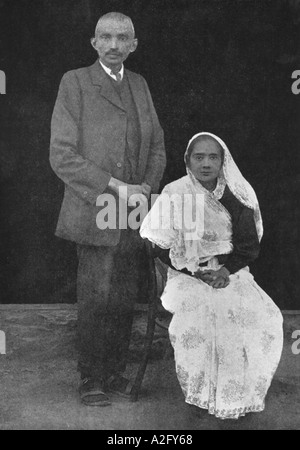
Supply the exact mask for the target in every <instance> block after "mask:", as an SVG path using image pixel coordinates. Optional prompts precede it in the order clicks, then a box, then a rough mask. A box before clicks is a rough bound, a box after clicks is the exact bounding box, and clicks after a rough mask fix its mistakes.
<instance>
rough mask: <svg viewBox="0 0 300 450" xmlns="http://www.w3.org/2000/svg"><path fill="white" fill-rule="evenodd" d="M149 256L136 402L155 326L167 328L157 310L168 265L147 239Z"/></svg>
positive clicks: (133, 387) (134, 396)
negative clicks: (145, 316) (144, 333)
mask: <svg viewBox="0 0 300 450" xmlns="http://www.w3.org/2000/svg"><path fill="white" fill-rule="evenodd" d="M145 246H146V252H147V257H148V260H149V272H150V274H149V287H148V317H147V330H146V335H145V341H144V347H143V357H142V360H141V362H140V365H139V368H138V371H137V374H136V377H135V381H134V383H133V386H132V389H131V393H130V395H131V401H133V402H136V401H137V400H138V396H139V392H140V389H141V386H142V382H143V379H144V375H145V372H146V368H147V364H148V361H149V356H150V353H151V348H152V342H153V337H154V331H155V326H156V325H159V326H161V327H163V328H165V329H166V330H167V329H168V328H167V327H164V326H163V325H161V324H159V323H157V312H158V306H159V304H160V295H161V293H162V291H163V289H164V285H165V283H166V274H167V271H166V266H165V264H164V263H163V262H161V261H160V259H159V258H154V255H153V249H152V244H151V243H150V242H149V241H145Z"/></svg>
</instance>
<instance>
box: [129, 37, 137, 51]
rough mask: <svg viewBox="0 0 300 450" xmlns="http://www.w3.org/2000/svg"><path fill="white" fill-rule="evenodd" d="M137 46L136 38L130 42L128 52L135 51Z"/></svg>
mask: <svg viewBox="0 0 300 450" xmlns="http://www.w3.org/2000/svg"><path fill="white" fill-rule="evenodd" d="M137 46H138V40H137V39H133V41H132V44H131V49H130V52H131V53H133V52H135V51H136V49H137Z"/></svg>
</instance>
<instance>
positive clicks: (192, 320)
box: [161, 268, 283, 419]
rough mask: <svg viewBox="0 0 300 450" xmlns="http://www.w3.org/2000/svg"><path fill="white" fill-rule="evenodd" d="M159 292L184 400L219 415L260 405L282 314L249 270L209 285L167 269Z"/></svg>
mask: <svg viewBox="0 0 300 450" xmlns="http://www.w3.org/2000/svg"><path fill="white" fill-rule="evenodd" d="M161 298H162V304H163V306H164V308H165V309H167V310H168V311H170V312H171V313H172V314H173V318H172V321H171V324H170V327H169V334H170V340H171V343H172V345H173V347H174V351H175V361H176V372H177V377H178V380H179V382H180V385H181V388H182V391H183V393H184V395H185V400H186V402H187V403H190V404H192V405H196V406H198V407H200V408H205V409H207V410H208V412H209V413H210V414H214V415H215V416H216V417H218V418H221V419H229V418H230V419H237V418H239V417H240V416H244V415H245V414H246V413H247V412H255V411H256V412H257V411H262V410H263V409H264V401H265V396H266V394H267V391H268V388H269V386H270V384H271V381H272V377H273V375H274V373H275V370H276V368H277V366H278V363H279V360H280V356H281V351H282V345H283V333H282V315H281V312H280V310H279V309H278V308H277V306H276V305H275V304H274V303H273V301H272V300H271V298H270V297H269V296H268V295H267V294H266V293H265V292H264V291H263V290H262V289H261V288H260V287H259V286H258V285H257V284H256V282H255V281H254V279H253V276H252V275H251V274H250V272H249V270H247V268H246V269H242V270H240V271H239V272H237V273H236V274H234V275H231V276H230V284H229V285H228V286H227V287H226V288H225V289H214V288H212V287H210V286H209V285H207V284H205V283H204V282H202V281H201V280H198V279H196V278H193V277H190V276H188V275H185V274H183V273H181V272H177V271H175V270H172V269H169V274H168V281H167V284H166V287H165V290H164V292H163V294H162V297H161Z"/></svg>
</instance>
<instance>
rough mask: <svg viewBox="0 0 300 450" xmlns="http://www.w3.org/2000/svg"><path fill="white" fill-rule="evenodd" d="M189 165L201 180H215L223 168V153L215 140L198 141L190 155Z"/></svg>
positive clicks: (205, 181)
mask: <svg viewBox="0 0 300 450" xmlns="http://www.w3.org/2000/svg"><path fill="white" fill-rule="evenodd" d="M189 167H190V169H191V171H192V173H193V175H194V176H195V177H196V178H197V180H199V181H200V182H204V183H207V182H213V181H215V180H216V179H217V178H218V176H219V173H220V170H221V168H222V155H221V151H220V149H219V146H218V145H217V143H216V142H214V141H213V140H207V141H202V142H197V143H196V144H195V145H194V148H193V151H192V153H191V157H190V163H189Z"/></svg>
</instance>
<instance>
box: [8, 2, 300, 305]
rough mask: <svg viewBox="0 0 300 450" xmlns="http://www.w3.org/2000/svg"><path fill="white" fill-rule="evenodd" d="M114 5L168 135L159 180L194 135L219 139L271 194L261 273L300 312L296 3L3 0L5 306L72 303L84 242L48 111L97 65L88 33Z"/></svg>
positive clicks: (262, 191)
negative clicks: (72, 236)
mask: <svg viewBox="0 0 300 450" xmlns="http://www.w3.org/2000/svg"><path fill="white" fill-rule="evenodd" d="M114 10H115V11H120V12H123V13H125V14H128V15H130V16H131V17H132V19H133V21H134V24H135V28H136V34H137V37H138V38H139V47H138V50H137V51H136V53H135V54H133V55H131V56H130V58H129V59H128V61H127V62H126V66H127V67H128V68H130V69H131V70H134V71H137V72H139V73H141V74H143V75H144V76H145V78H146V79H147V81H148V84H149V86H150V89H151V92H152V96H153V99H154V103H155V105H156V109H157V112H158V115H159V118H160V121H161V124H162V126H163V128H164V130H165V138H166V148H167V155H168V165H167V169H166V173H165V177H164V180H163V183H162V186H163V185H164V184H166V183H167V182H170V181H172V180H174V179H176V178H178V177H180V176H182V175H183V174H184V164H183V159H182V158H183V153H184V150H185V146H186V144H187V141H188V140H189V138H190V137H191V136H192V135H193V134H195V133H196V132H198V131H203V130H205V131H211V132H213V133H216V134H217V135H219V136H220V137H222V138H223V139H224V141H225V142H226V143H227V145H228V147H229V148H230V150H231V152H232V154H233V156H234V158H235V160H236V162H237V164H238V165H239V167H240V169H241V171H242V172H243V174H244V176H245V177H246V178H247V179H248V180H249V181H250V182H251V183H252V184H253V186H254V188H255V190H256V192H257V195H258V197H259V200H260V203H261V209H262V214H263V218H264V225H265V236H264V238H263V241H262V249H261V255H260V258H259V260H258V261H257V262H256V263H255V264H254V265H253V267H252V271H253V273H254V275H255V277H256V279H257V281H258V282H259V284H260V285H261V286H262V287H263V288H264V289H265V290H266V291H267V292H268V293H269V294H270V295H271V296H272V297H273V299H274V300H275V302H276V303H277V304H278V305H279V306H280V307H281V308H283V309H299V306H298V305H299V298H300V297H299V293H300V292H299V291H300V289H299V275H298V274H299V273H300V261H299V253H298V247H299V245H298V234H297V225H298V217H299V204H298V203H297V201H296V200H297V198H298V197H297V188H298V186H299V183H300V177H299V172H298V167H299V157H298V155H299V143H300V127H299V118H300V117H299V105H300V95H299V96H297V95H293V94H292V91H291V85H292V79H291V74H292V72H293V71H294V70H297V69H298V70H299V69H300V51H299V44H300V36H299V34H300V33H299V31H300V27H299V24H300V20H299V19H300V14H299V2H298V1H297V0H295V1H293V0H290V1H288V0H272V1H264V0H259V1H258V0H257V1H255V0H250V1H247V0H243V1H242V0H227V1H226V0H210V1H201V0H197V1H193V0H189V1H188V0H185V1H184V0H181V1H175V0H170V1H167V0H166V1H164V0H154V1H150V0H132V1H129V0H126V1H121V0H115V1H113V0H111V1H104V0H7V1H5V0H0V20H1V24H0V25H1V40H0V46H1V53H0V69H2V70H4V71H5V72H6V76H7V94H6V95H1V96H0V101H1V111H0V119H1V134H0V167H1V171H0V187H1V249H0V252H1V255H0V256H1V274H0V292H1V299H0V303H62V302H69V303H73V302H75V280H76V254H75V248H74V245H73V244H72V243H69V242H65V241H62V240H59V239H58V238H56V237H54V229H55V225H56V220H57V216H58V212H59V208H60V202H61V199H62V194H63V185H62V183H61V182H60V181H59V180H58V178H56V176H55V175H54V173H53V172H52V171H51V168H50V166H49V162H48V153H49V137H50V120H51V113H52V109H53V105H54V101H55V98H56V94H57V89H58V85H59V82H60V79H61V76H62V74H63V73H64V72H66V71H67V70H70V69H74V68H78V67H80V66H85V65H89V64H92V63H93V62H94V60H95V59H96V54H95V52H94V50H93V49H92V47H91V46H90V43H89V39H90V37H91V36H92V35H93V32H94V28H95V24H96V22H97V19H98V18H99V16H100V15H102V14H104V13H106V12H109V11H114Z"/></svg>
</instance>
